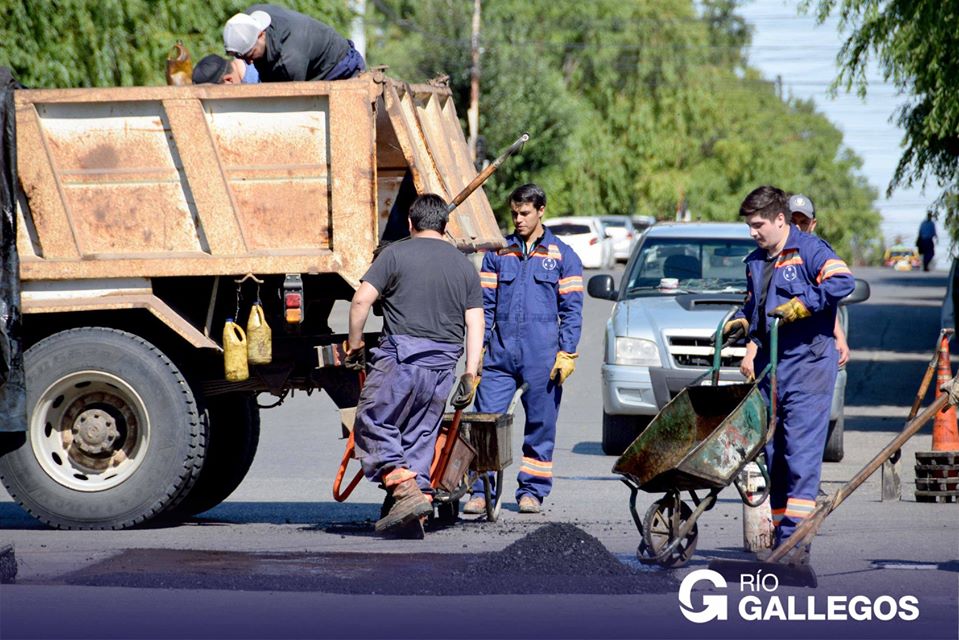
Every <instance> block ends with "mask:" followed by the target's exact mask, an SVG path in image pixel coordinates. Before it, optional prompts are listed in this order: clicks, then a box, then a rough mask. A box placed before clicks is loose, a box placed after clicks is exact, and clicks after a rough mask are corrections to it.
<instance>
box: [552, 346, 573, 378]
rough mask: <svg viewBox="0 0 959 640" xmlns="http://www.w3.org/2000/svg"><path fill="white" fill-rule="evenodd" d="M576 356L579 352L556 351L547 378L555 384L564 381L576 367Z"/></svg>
mask: <svg viewBox="0 0 959 640" xmlns="http://www.w3.org/2000/svg"><path fill="white" fill-rule="evenodd" d="M578 357H579V354H577V353H566V352H565V351H560V352H559V353H557V354H556V361H555V362H554V363H553V369H552V370H551V371H550V372H549V379H550V380H552V381H553V382H555V383H556V384H563V383H564V382H566V378H568V377H569V376H570V375H571V374H572V373H573V371H574V370H575V369H576V358H578Z"/></svg>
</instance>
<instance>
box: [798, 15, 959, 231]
mask: <svg viewBox="0 0 959 640" xmlns="http://www.w3.org/2000/svg"><path fill="white" fill-rule="evenodd" d="M812 4H815V5H816V8H817V13H818V17H819V20H820V22H822V21H824V20H825V19H826V18H827V17H828V16H829V14H830V13H832V12H833V11H835V12H836V13H837V14H838V16H839V19H840V28H841V29H842V30H844V31H848V32H849V33H850V35H849V37H848V38H847V39H846V42H845V43H844V45H843V48H842V50H841V51H840V53H839V63H840V75H839V78H838V80H837V84H838V85H840V86H843V87H845V88H846V90H851V89H853V88H855V89H856V90H857V91H858V93H859V94H860V95H865V93H866V90H867V86H868V83H867V81H866V69H867V66H868V65H869V63H870V60H871V59H872V58H873V57H875V60H876V62H878V64H879V68H880V70H881V72H882V74H883V77H884V78H885V79H886V80H887V81H891V82H892V83H893V84H894V85H895V86H896V88H898V89H899V90H900V91H901V92H902V93H903V95H905V96H907V99H906V101H905V102H904V103H903V104H902V105H901V106H900V107H899V109H898V111H897V114H896V120H897V122H898V123H899V125H900V126H901V127H902V128H903V130H904V131H905V132H906V133H905V149H904V151H903V154H902V157H901V158H900V160H899V165H898V166H897V167H896V172H895V174H894V176H893V179H892V181H891V182H890V184H889V186H888V189H887V191H888V192H890V193H891V192H892V191H893V190H894V189H895V188H897V187H900V186H910V185H913V184H915V183H921V184H923V185H925V184H926V183H927V182H928V181H930V180H932V181H935V182H936V183H937V184H938V186H939V187H940V188H942V192H941V195H940V197H939V199H938V200H937V202H936V203H935V205H934V208H935V209H936V210H937V211H938V212H940V213H943V212H944V213H945V214H946V222H947V225H948V226H949V227H950V228H951V231H952V234H953V236H954V237H956V238H959V93H957V92H956V87H957V86H959V56H957V55H956V52H957V51H959V4H957V3H955V2H941V1H940V0H918V1H917V0H816V2H813V0H806V1H805V3H804V6H805V7H806V8H808V7H809V6H810V5H812Z"/></svg>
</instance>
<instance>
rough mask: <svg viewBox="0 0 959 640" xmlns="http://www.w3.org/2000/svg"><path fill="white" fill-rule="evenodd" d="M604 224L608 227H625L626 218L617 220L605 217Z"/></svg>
mask: <svg viewBox="0 0 959 640" xmlns="http://www.w3.org/2000/svg"><path fill="white" fill-rule="evenodd" d="M603 224H605V225H606V226H607V227H625V226H626V221H625V220H617V219H616V218H603Z"/></svg>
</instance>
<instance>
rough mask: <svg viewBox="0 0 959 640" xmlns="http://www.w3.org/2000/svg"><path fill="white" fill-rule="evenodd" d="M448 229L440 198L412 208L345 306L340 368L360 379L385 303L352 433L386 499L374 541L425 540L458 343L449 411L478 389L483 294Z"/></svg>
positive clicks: (366, 470) (367, 471)
mask: <svg viewBox="0 0 959 640" xmlns="http://www.w3.org/2000/svg"><path fill="white" fill-rule="evenodd" d="M447 220H448V213H447V208H446V203H445V202H444V201H443V199H442V198H440V197H439V196H436V195H433V194H426V195H422V196H419V197H418V198H416V200H414V201H413V204H412V206H411V207H410V222H409V224H410V231H411V234H412V235H411V237H410V238H408V239H406V240H401V241H398V242H394V243H392V244H390V245H389V246H388V247H386V248H385V249H384V250H383V252H382V253H380V255H379V256H378V257H377V258H376V260H375V261H374V262H373V264H372V266H370V269H369V271H367V272H366V275H364V276H363V278H362V283H361V284H360V287H359V288H358V289H357V291H356V294H355V295H354V296H353V302H352V304H351V306H350V333H349V338H348V340H347V349H346V351H347V357H346V364H347V366H350V367H351V368H358V369H362V368H363V367H364V359H365V356H364V354H365V351H364V343H363V327H364V326H365V324H366V320H367V318H368V316H369V312H370V308H371V307H372V305H373V303H374V302H376V300H377V299H381V300H382V303H383V335H382V337H381V338H380V342H379V345H378V346H377V347H375V348H373V349H372V352H371V353H372V359H371V361H370V369H369V372H368V374H367V377H366V384H365V385H364V387H363V390H362V391H361V392H360V400H359V404H358V406H357V408H356V419H355V422H354V431H353V434H354V441H355V444H356V456H357V458H358V459H359V460H360V463H361V464H362V466H363V473H364V474H365V475H366V477H367V478H368V479H369V480H370V481H372V482H376V483H380V484H382V485H383V487H384V488H385V489H386V491H387V494H388V500H387V504H389V505H390V507H389V511H388V513H386V514H385V515H384V516H383V517H382V518H381V519H380V520H379V521H378V522H377V523H376V531H377V532H380V533H383V532H388V531H390V532H395V533H398V534H399V535H403V536H405V537H413V538H422V537H423V520H424V519H425V517H426V516H427V515H428V514H429V513H431V511H432V505H431V502H430V500H431V496H432V493H433V489H432V487H431V486H430V464H431V463H432V461H433V452H434V448H435V445H436V436H437V432H438V430H439V427H440V422H441V421H442V418H443V411H444V409H445V407H446V399H447V397H448V396H449V394H450V390H451V389H452V387H453V378H454V375H453V369H454V368H455V366H456V363H457V361H458V360H459V357H460V356H461V355H462V353H463V336H464V333H465V335H466V369H465V373H464V374H463V376H462V378H461V379H460V385H459V387H458V388H457V392H456V396H455V397H454V403H455V404H457V405H460V406H465V405H468V404H469V403H470V402H471V401H472V397H473V392H474V390H475V388H476V384H477V383H478V379H477V377H476V374H477V372H478V369H479V364H480V357H481V356H480V354H481V352H482V347H483V294H482V291H481V289H480V280H479V275H478V274H477V273H476V269H475V268H474V267H473V265H472V264H470V262H469V260H467V259H466V257H465V256H464V255H463V254H462V253H460V252H459V251H458V250H457V249H456V248H455V247H454V246H453V245H451V244H450V243H448V242H447V241H446V240H445V239H444V238H443V233H444V232H445V231H446V223H447Z"/></svg>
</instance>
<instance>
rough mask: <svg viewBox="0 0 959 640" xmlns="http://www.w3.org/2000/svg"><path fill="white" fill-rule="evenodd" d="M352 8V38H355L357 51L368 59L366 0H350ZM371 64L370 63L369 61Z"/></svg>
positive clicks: (354, 45)
mask: <svg viewBox="0 0 959 640" xmlns="http://www.w3.org/2000/svg"><path fill="white" fill-rule="evenodd" d="M350 8H351V9H352V10H353V21H352V22H351V23H350V39H352V40H353V47H354V48H355V49H356V51H357V53H359V54H360V55H361V56H363V60H366V27H365V25H364V19H365V18H366V0H350ZM367 66H369V63H367Z"/></svg>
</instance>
